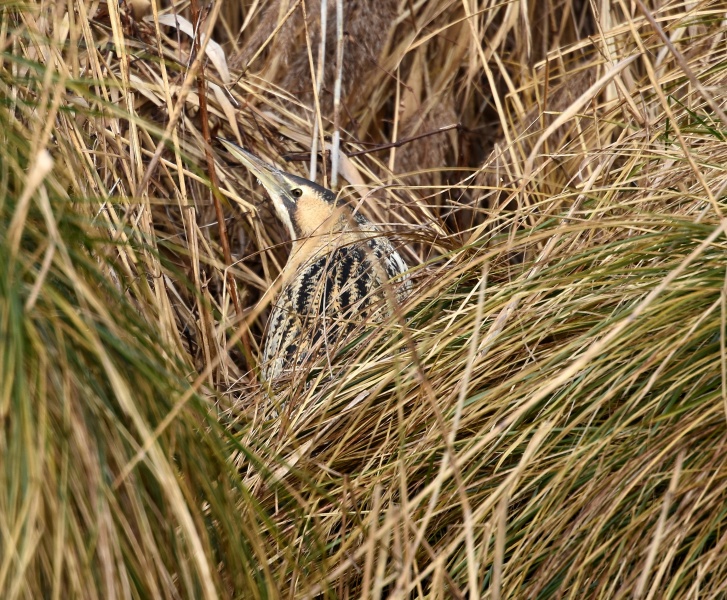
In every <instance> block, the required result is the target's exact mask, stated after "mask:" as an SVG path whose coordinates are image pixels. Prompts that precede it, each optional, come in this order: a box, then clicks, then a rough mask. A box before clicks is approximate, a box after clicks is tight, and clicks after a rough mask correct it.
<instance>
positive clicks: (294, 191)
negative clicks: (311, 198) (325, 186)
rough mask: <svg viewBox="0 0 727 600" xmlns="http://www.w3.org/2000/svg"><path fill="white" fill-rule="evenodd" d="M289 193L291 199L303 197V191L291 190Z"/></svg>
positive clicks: (298, 189)
mask: <svg viewBox="0 0 727 600" xmlns="http://www.w3.org/2000/svg"><path fill="white" fill-rule="evenodd" d="M290 193H291V194H293V198H300V197H301V196H302V195H303V190H301V189H300V188H295V189H294V190H291V191H290Z"/></svg>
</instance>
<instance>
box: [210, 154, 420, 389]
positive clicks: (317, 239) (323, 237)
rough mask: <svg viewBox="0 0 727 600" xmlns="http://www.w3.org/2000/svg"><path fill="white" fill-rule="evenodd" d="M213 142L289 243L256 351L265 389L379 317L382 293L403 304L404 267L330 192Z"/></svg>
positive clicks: (386, 308)
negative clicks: (261, 196) (262, 197)
mask: <svg viewBox="0 0 727 600" xmlns="http://www.w3.org/2000/svg"><path fill="white" fill-rule="evenodd" d="M220 141H221V142H222V143H223V144H224V145H225V147H226V148H227V149H228V150H229V151H230V152H231V153H232V154H233V156H235V157H236V158H237V159H238V160H240V162H242V163H243V164H244V165H245V166H247V167H248V168H249V169H250V170H251V171H252V172H253V173H254V174H255V176H256V177H258V179H259V180H260V181H261V183H262V184H263V185H264V186H265V188H266V189H267V191H268V193H269V195H270V197H271V200H272V202H273V205H274V206H275V209H276V213H277V215H278V217H279V218H280V220H281V221H282V222H283V223H284V224H285V225H286V227H287V228H288V231H289V233H290V235H291V238H292V240H293V248H292V251H291V253H290V257H289V259H288V262H287V263H286V265H285V268H284V269H283V273H282V274H281V277H282V287H281V291H280V293H279V295H278V297H277V299H276V300H275V302H274V305H273V309H272V312H271V315H270V319H269V321H268V326H267V332H266V339H265V344H264V348H263V357H262V363H263V364H262V374H263V377H264V378H265V379H266V380H267V381H270V382H272V381H273V380H274V379H276V378H277V377H279V376H280V375H282V374H284V373H286V372H288V371H290V370H292V368H293V367H295V366H296V365H298V364H301V363H302V362H304V361H305V360H306V359H308V358H315V357H318V356H320V355H321V354H322V353H324V352H327V350H328V349H329V348H330V347H331V346H332V345H333V344H334V343H335V342H336V341H337V340H339V339H341V338H342V337H344V336H346V335H348V334H349V333H351V331H353V330H354V329H355V327H356V326H357V325H358V324H360V323H361V322H363V321H369V322H371V321H374V322H376V321H381V320H383V319H384V318H386V317H387V316H388V315H389V314H390V304H389V302H387V299H386V295H385V291H384V287H383V286H384V285H391V286H392V288H391V289H392V291H393V292H394V297H395V298H396V300H397V301H399V302H401V301H403V300H404V298H405V297H406V295H407V294H408V292H409V289H410V287H411V283H410V281H409V279H408V276H407V275H406V272H407V270H408V267H407V265H406V263H405V262H404V260H403V258H402V257H401V255H400V254H399V252H398V251H397V250H396V248H395V247H394V246H393V244H392V243H391V241H390V240H389V239H388V238H386V237H384V236H382V235H381V231H380V230H379V229H378V228H377V227H376V226H375V225H373V224H372V223H370V222H369V221H368V220H367V219H365V218H364V217H363V216H361V215H359V214H354V212H353V211H352V210H351V208H350V207H349V206H348V205H347V204H346V203H344V202H342V201H341V200H340V199H338V198H337V197H336V195H335V194H334V193H333V192H331V191H330V190H327V189H325V188H324V187H321V186H319V185H317V184H315V183H313V182H312V181H308V180H307V179H304V178H302V177H298V176H296V175H291V174H289V173H284V172H283V171H280V170H278V169H276V168H275V167H272V166H270V165H268V164H266V163H264V162H263V161H261V160H260V159H259V158H257V157H256V156H254V155H252V154H250V153H249V152H247V151H246V150H243V149H242V148H240V147H239V146H237V145H235V144H233V143H231V142H229V141H226V140H220Z"/></svg>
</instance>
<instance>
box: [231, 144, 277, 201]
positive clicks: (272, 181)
mask: <svg viewBox="0 0 727 600" xmlns="http://www.w3.org/2000/svg"><path fill="white" fill-rule="evenodd" d="M217 139H218V140H219V141H220V143H221V144H222V145H223V146H224V147H225V148H227V151H228V152H229V153H230V154H232V156H234V157H235V158H236V159H237V160H239V161H240V162H241V163H242V164H243V165H245V166H246V167H247V168H248V169H250V171H252V173H253V175H255V177H257V178H258V179H259V180H260V183H262V184H263V186H265V189H266V190H267V191H268V193H269V194H270V196H271V197H272V198H276V197H277V198H284V197H285V196H286V193H287V190H288V185H287V184H286V181H285V176H284V175H283V172H282V171H280V170H279V169H276V168H275V167H273V166H272V165H269V164H268V163H266V162H264V161H262V160H260V159H259V158H258V157H257V156H255V155H254V154H252V153H250V152H248V151H247V150H245V149H244V148H240V146H238V145H237V144H235V143H233V142H231V141H229V140H226V139H224V138H221V137H218V138H217Z"/></svg>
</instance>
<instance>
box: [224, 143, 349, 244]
mask: <svg viewBox="0 0 727 600" xmlns="http://www.w3.org/2000/svg"><path fill="white" fill-rule="evenodd" d="M217 139H218V140H219V141H220V142H221V143H222V144H223V145H224V146H225V148H227V150H228V151H229V152H230V154H232V155H233V156H234V157H235V158H236V159H237V160H239V161H240V162H241V163H242V164H243V165H245V166H246V167H247V168H248V169H250V171H252V173H253V175H255V177H257V178H258V180H259V181H260V183H262V184H263V186H264V187H265V189H266V190H267V191H268V194H270V199H271V200H272V201H273V206H274V207H275V212H276V213H277V215H278V218H279V219H280V220H281V221H282V222H283V224H284V225H285V226H286V227H287V229H288V232H289V233H290V237H291V239H293V240H297V239H303V238H308V237H311V236H315V235H317V234H321V233H328V232H331V231H332V230H335V228H336V227H337V226H340V225H342V224H345V222H346V217H345V215H344V214H343V213H342V209H343V207H344V205H343V203H342V201H341V200H339V199H338V198H337V197H336V194H334V193H333V192H332V191H330V190H327V189H326V188H324V187H323V186H320V185H318V184H317V183H314V182H312V181H309V180H308V179H304V178H303V177H298V176H297V175H292V174H290V173H286V172H285V171H281V170H280V169H276V168H275V167H273V166H272V165H269V164H268V163H266V162H264V161H262V160H260V159H259V158H258V157H257V156H255V155H254V154H251V153H250V152H248V151H247V150H245V149H244V148H240V146H238V145H237V144H234V143H233V142H230V141H229V140H225V139H222V138H217Z"/></svg>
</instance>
